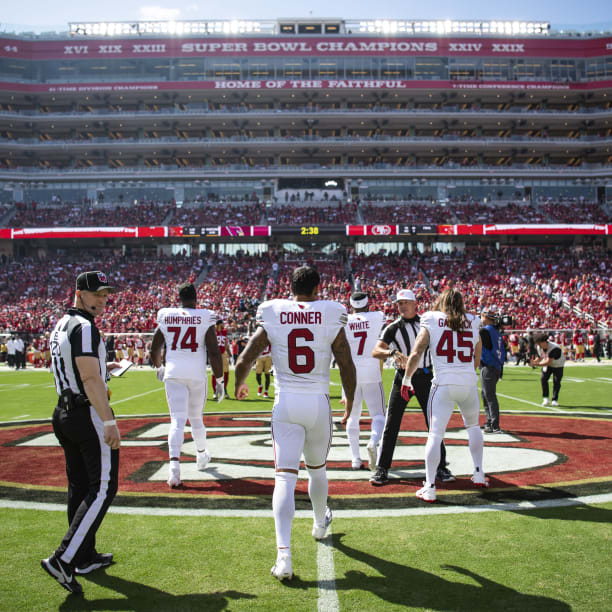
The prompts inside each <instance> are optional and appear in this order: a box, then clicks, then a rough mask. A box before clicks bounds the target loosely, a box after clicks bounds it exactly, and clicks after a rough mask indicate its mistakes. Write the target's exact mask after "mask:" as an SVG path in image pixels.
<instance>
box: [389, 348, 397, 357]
mask: <svg viewBox="0 0 612 612" xmlns="http://www.w3.org/2000/svg"><path fill="white" fill-rule="evenodd" d="M395 353H397V349H391V352H390V353H389V357H393V355H395Z"/></svg>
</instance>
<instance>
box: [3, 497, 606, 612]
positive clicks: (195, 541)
mask: <svg viewBox="0 0 612 612" xmlns="http://www.w3.org/2000/svg"><path fill="white" fill-rule="evenodd" d="M611 517H612V504H603V505H599V506H592V507H591V506H580V507H570V508H555V509H547V510H531V511H523V512H512V513H511V512H490V513H482V514H460V515H451V516H448V515H436V516H433V515H430V516H427V515H424V516H411V517H405V518H384V519H383V518H376V519H373V518H368V519H357V518H353V519H342V518H336V519H335V520H334V523H333V528H334V533H333V534H332V541H333V547H334V550H333V559H334V564H335V570H334V577H335V589H336V591H337V593H338V600H339V604H340V606H339V607H340V610H349V609H350V610H385V611H387V610H400V609H401V610H466V611H467V610H483V611H484V610H521V611H524V610H546V611H547V612H548V611H562V610H568V611H569V610H606V609H609V603H610V575H609V559H608V551H609V547H610V529H609V524H610V519H611ZM0 520H1V522H2V526H3V537H2V540H1V543H0V551H1V552H2V557H3V558H4V559H5V560H7V561H10V562H5V563H3V564H1V565H0V587H1V591H2V597H1V599H0V609H1V610H11V611H21V610H23V611H28V612H29V611H30V610H57V609H61V610H100V611H103V610H142V611H145V610H146V611H149V610H156V611H160V612H161V611H166V610H177V611H181V612H182V611H189V610H223V609H231V610H313V611H314V610H316V609H317V599H318V589H319V583H318V576H317V543H316V542H315V541H314V540H313V539H312V538H311V537H310V527H311V522H310V521H309V520H305V519H298V520H295V521H294V527H293V567H294V571H295V574H296V575H295V577H294V579H293V580H291V581H289V582H285V583H283V584H280V583H278V582H277V581H275V580H274V579H272V578H271V576H270V573H269V572H270V567H271V565H272V564H273V562H274V557H275V549H274V526H273V521H272V518H271V517H270V518H217V517H215V518H211V517H199V518H195V517H182V518H180V517H179V518H177V517H172V518H170V519H169V518H164V517H153V516H125V515H115V514H109V515H108V516H107V517H106V519H105V521H104V523H103V525H102V528H101V529H100V532H99V534H98V549H99V550H101V551H107V552H111V551H112V552H113V553H114V554H115V558H116V561H117V563H116V564H115V565H113V566H111V567H109V568H108V569H106V570H100V571H98V572H95V573H92V574H90V575H89V576H88V577H81V578H79V580H80V581H81V583H82V585H83V587H84V590H85V597H84V598H79V597H76V596H72V595H68V594H67V593H66V591H64V590H63V589H62V588H61V587H60V586H59V585H57V584H55V583H54V581H53V580H52V579H51V578H50V577H49V576H48V575H47V574H46V573H45V572H43V570H42V569H41V568H40V566H39V559H41V558H43V557H45V556H47V555H48V554H50V552H51V551H52V550H53V548H54V547H55V546H56V545H57V543H58V541H59V538H60V537H61V535H62V534H63V532H64V530H65V528H66V519H65V516H64V514H63V513H60V512H42V511H35V510H13V509H2V510H0ZM118 534H121V537H120V538H118V537H117V535H118ZM24 543H27V545H24ZM327 586H329V585H327Z"/></svg>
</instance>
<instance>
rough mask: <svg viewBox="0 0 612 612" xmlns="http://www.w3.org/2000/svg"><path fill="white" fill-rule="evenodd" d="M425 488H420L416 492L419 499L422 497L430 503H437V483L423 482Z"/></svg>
mask: <svg viewBox="0 0 612 612" xmlns="http://www.w3.org/2000/svg"><path fill="white" fill-rule="evenodd" d="M423 485H425V486H423V488H421V489H419V490H418V491H417V492H416V496H417V497H418V498H419V499H422V500H423V501H425V502H427V503H428V504H435V503H436V485H433V484H432V485H428V484H426V483H425V482H423Z"/></svg>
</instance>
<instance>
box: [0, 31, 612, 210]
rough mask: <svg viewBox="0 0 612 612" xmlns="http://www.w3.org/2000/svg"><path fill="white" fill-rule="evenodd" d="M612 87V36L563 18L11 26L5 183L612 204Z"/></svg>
mask: <svg viewBox="0 0 612 612" xmlns="http://www.w3.org/2000/svg"><path fill="white" fill-rule="evenodd" d="M432 24H433V25H432ZM164 30H165V31H164ZM172 30H174V31H172ZM611 102H612V36H611V35H609V34H608V35H604V34H589V35H582V36H576V35H569V34H566V35H562V34H560V33H559V34H553V33H551V32H550V29H549V27H548V26H547V24H497V23H493V24H486V23H481V22H478V23H476V22H469V23H468V22H459V23H456V24H455V23H448V24H447V23H438V22H408V21H405V22H386V23H385V22H374V21H372V22H357V21H342V20H339V19H335V20H333V19H332V20H314V21H309V22H304V21H298V20H293V21H291V20H288V21H276V22H248V23H246V22H188V23H184V24H166V26H165V28H164V26H163V24H159V23H157V24H156V23H149V24H147V23H143V24H71V31H70V33H68V34H65V35H55V36H49V37H44V36H39V37H31V36H26V35H24V36H11V37H9V36H6V37H5V38H2V39H0V136H1V140H0V187H3V189H0V194H2V195H0V199H4V200H17V201H19V200H29V199H36V200H39V201H44V200H45V199H49V197H50V195H51V194H56V193H58V192H61V193H63V194H64V196H63V197H64V199H73V200H75V201H76V200H81V199H83V198H88V199H90V200H94V201H95V200H98V199H99V198H100V196H101V194H104V193H105V192H107V193H108V194H110V193H113V192H116V191H117V190H121V189H123V190H125V187H126V185H129V184H130V182H131V184H132V186H133V187H134V188H135V189H136V188H137V189H140V190H141V191H143V190H144V191H147V193H148V195H149V197H156V196H157V197H159V194H160V193H161V192H164V195H165V196H166V197H167V196H168V195H173V196H174V198H175V199H176V200H177V201H179V202H180V201H182V200H183V199H189V198H192V199H193V197H194V194H195V193H197V192H202V191H208V190H210V191H211V192H217V193H219V192H224V193H227V192H228V189H231V188H233V189H235V190H236V191H237V193H249V194H250V193H255V194H257V195H258V196H259V197H260V198H261V199H267V198H270V197H272V196H273V195H274V194H275V193H277V192H278V191H279V190H280V189H282V188H284V189H291V188H296V189H299V188H308V187H310V188H313V187H315V188H316V187H324V185H325V180H329V179H334V180H336V181H337V184H338V185H340V188H341V191H344V192H346V193H347V196H348V197H353V198H360V197H362V198H363V197H364V196H365V194H366V193H367V194H370V195H372V196H376V195H381V194H382V195H386V194H390V193H393V194H395V195H397V196H398V197H399V198H401V197H405V196H408V195H410V196H411V197H416V198H418V197H434V198H438V199H444V198H446V197H448V196H450V195H453V194H455V195H462V194H469V195H471V196H474V197H483V196H486V195H487V194H489V196H490V197H492V198H493V197H495V198H497V199H499V198H502V199H512V198H517V199H520V198H527V199H529V198H531V197H537V196H538V194H545V195H547V196H553V197H555V196H559V197H560V196H564V197H575V198H579V197H583V198H585V199H586V200H587V201H597V200H599V201H600V202H602V201H604V200H606V199H612V179H611V177H612V154H611V151H610V148H611V145H612V104H611ZM305 179H308V182H306V180H305ZM317 181H319V182H317ZM230 184H231V185H232V187H230ZM449 190H450V191H449ZM169 191H171V192H172V193H171V194H170V193H169ZM71 195H72V196H73V197H72V198H71V197H70V196H71ZM606 196H607V197H606ZM107 200H108V198H107Z"/></svg>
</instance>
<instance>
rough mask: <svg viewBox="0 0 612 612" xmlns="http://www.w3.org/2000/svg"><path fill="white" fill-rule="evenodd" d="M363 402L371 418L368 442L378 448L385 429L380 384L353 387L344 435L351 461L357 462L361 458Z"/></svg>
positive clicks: (383, 405) (383, 402)
mask: <svg viewBox="0 0 612 612" xmlns="http://www.w3.org/2000/svg"><path fill="white" fill-rule="evenodd" d="M363 402H365V404H366V406H367V408H368V412H369V413H370V417H371V418H372V432H371V434H370V442H372V444H374V446H378V443H379V441H380V438H381V436H382V432H383V429H384V427H385V390H384V388H383V385H382V382H380V383H361V384H358V385H357V386H356V387H355V399H354V401H353V410H352V412H351V416H350V417H349V418H348V421H347V422H346V435H347V437H348V441H349V446H350V447H351V455H352V456H353V461H359V460H360V458H361V457H360V453H359V420H360V418H361V410H362V406H363Z"/></svg>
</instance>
